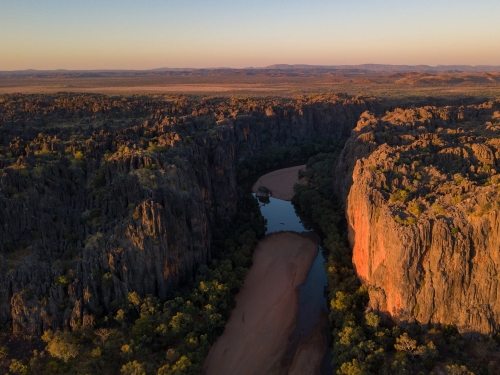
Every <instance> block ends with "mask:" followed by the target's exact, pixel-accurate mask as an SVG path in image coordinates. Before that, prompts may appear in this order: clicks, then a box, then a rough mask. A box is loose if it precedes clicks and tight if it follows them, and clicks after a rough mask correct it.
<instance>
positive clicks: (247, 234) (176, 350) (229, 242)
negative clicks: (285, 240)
mask: <svg viewBox="0 0 500 375" xmlns="http://www.w3.org/2000/svg"><path fill="white" fill-rule="evenodd" d="M264 232H265V221H264V219H263V217H262V216H261V214H260V211H259V207H258V204H257V203H256V201H255V200H254V199H253V198H252V196H251V195H250V194H245V195H244V196H243V197H242V198H241V200H240V203H239V210H238V214H237V217H236V218H235V219H234V220H233V225H232V226H231V227H230V228H223V229H222V230H219V233H217V234H216V238H215V239H214V247H213V249H212V251H213V254H214V260H213V261H212V262H211V264H210V265H209V266H201V267H200V268H199V270H198V275H197V278H196V281H195V282H194V283H193V284H192V286H191V287H186V288H185V289H184V290H181V291H179V292H178V293H177V294H176V295H175V296H174V297H173V298H171V299H169V300H167V301H164V302H161V301H159V300H158V299H157V298H154V297H151V296H147V297H144V298H141V297H140V296H139V295H138V294H137V293H135V292H130V293H129V294H128V303H127V304H124V305H122V306H116V309H115V311H114V312H113V313H112V314H109V315H108V316H106V317H105V318H104V319H103V320H102V321H100V322H99V323H98V324H97V326H96V327H95V329H92V330H90V329H89V330H84V331H75V332H52V331H46V332H45V334H44V335H43V340H44V341H45V343H46V348H45V350H44V351H43V352H38V351H34V353H33V355H32V357H31V358H30V359H26V360H24V361H17V360H14V361H10V362H11V363H10V364H9V367H8V368H9V373H11V374H28V373H33V374H69V373H71V374H99V373H103V374H123V375H127V374H134V375H142V374H144V375H145V374H158V375H168V374H176V375H179V374H200V373H201V372H202V364H203V360H204V359H205V357H206V355H207V354H208V350H209V348H210V346H211V344H212V343H213V342H214V341H215V339H216V338H217V337H218V336H219V335H220V334H221V333H222V331H223V330H224V326H225V323H226V321H227V319H228V317H229V315H230V313H231V310H232V308H233V305H234V295H235V294H236V292H237V291H238V290H239V288H240V286H241V285H242V283H243V281H244V279H245V275H246V273H247V271H248V269H249V267H250V265H251V263H252V254H253V250H254V248H255V246H256V244H257V242H258V239H259V238H261V237H263V236H264ZM4 349H5V348H4ZM4 351H5V350H3V349H2V348H0V353H3V352H4ZM0 359H1V358H0Z"/></svg>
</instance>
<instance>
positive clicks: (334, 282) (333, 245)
mask: <svg viewBox="0 0 500 375" xmlns="http://www.w3.org/2000/svg"><path fill="white" fill-rule="evenodd" d="M335 161H336V154H334V153H330V154H319V155H316V156H314V157H312V158H311V159H309V161H308V163H307V170H306V171H305V172H304V173H303V177H304V178H305V179H306V181H307V184H305V185H297V186H296V195H295V197H294V200H293V202H294V204H295V205H296V207H297V208H298V210H299V212H300V213H301V216H302V217H303V218H304V219H305V220H306V222H307V223H308V224H309V225H310V226H312V227H314V228H315V229H316V230H317V231H318V232H319V233H320V234H321V235H322V238H323V246H324V248H325V249H326V250H327V252H328V260H327V265H326V266H327V273H328V285H329V290H328V294H329V300H330V304H329V305H330V306H329V307H330V323H331V329H332V342H333V349H332V350H333V355H332V357H333V367H334V369H335V371H336V373H337V374H345V375H347V374H351V375H354V374H357V375H361V374H428V373H435V374H442V373H446V374H473V373H474V374H493V373H495V371H497V369H498V353H499V351H500V346H499V342H498V337H497V338H496V339H494V338H488V337H482V336H475V337H471V338H466V337H463V336H462V335H460V334H459V333H458V331H457V330H456V329H455V328H454V327H452V326H444V327H443V326H421V325H416V324H403V325H396V324H394V323H393V322H392V321H391V320H390V319H389V318H388V317H386V316H382V315H381V314H379V313H378V312H377V311H370V310H368V309H367V302H368V293H367V290H366V287H365V286H363V285H361V284H360V282H359V280H358V278H357V277H356V273H355V270H354V268H353V264H352V261H351V252H350V249H349V246H348V244H347V238H346V230H345V223H344V219H343V215H342V210H341V209H340V207H339V205H338V204H337V203H336V202H335V199H334V194H333V178H335V176H332V171H333V170H334V164H335Z"/></svg>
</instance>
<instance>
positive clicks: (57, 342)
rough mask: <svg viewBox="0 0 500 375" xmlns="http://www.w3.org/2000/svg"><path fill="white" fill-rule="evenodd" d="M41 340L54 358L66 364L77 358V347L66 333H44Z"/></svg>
mask: <svg viewBox="0 0 500 375" xmlns="http://www.w3.org/2000/svg"><path fill="white" fill-rule="evenodd" d="M42 340H44V341H45V342H46V343H47V347H46V349H47V351H48V352H49V354H50V355H51V356H52V357H54V358H58V359H61V360H63V361H64V362H68V361H69V360H71V359H73V358H75V357H76V356H78V349H79V348H78V345H77V344H76V342H75V339H74V338H73V337H72V336H71V334H70V333H68V332H56V333H52V331H46V332H45V333H44V334H43V336H42Z"/></svg>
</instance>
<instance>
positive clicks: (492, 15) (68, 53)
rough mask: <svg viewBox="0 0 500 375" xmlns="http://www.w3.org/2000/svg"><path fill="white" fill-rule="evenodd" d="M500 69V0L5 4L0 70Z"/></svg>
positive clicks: (59, 0)
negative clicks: (360, 66) (408, 66)
mask: <svg viewBox="0 0 500 375" xmlns="http://www.w3.org/2000/svg"><path fill="white" fill-rule="evenodd" d="M277 63H288V64H360V63H384V64H431V65H436V64H492V65H500V0H467V1H466V0H413V1H408V0H307V1H306V0H303V1H298V0H288V1H285V0H0V70H13V69H27V68H35V69H56V68H66V69H104V68H109V69H116V68H122V69H145V68H157V67H215V66H231V67H246V66H264V65H269V64H277Z"/></svg>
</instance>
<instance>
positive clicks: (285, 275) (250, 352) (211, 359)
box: [205, 232, 317, 375]
mask: <svg viewBox="0 0 500 375" xmlns="http://www.w3.org/2000/svg"><path fill="white" fill-rule="evenodd" d="M316 252H317V244H316V243H315V241H313V240H312V239H311V238H310V237H307V236H302V235H300V234H296V233H291V232H283V233H276V234H272V235H269V236H267V237H266V238H264V239H263V240H262V241H261V242H259V244H258V246H257V248H256V250H255V253H254V263H253V265H252V268H251V269H250V271H249V273H248V275H247V277H246V279H245V283H244V285H243V288H242V290H241V291H240V292H239V293H238V295H237V297H236V307H235V309H234V310H233V312H232V313H231V317H230V319H229V322H228V323H227V325H226V328H225V330H224V333H223V334H222V336H221V337H220V338H219V339H218V340H217V342H216V343H215V344H214V346H213V347H212V348H211V350H210V353H209V355H208V357H207V360H206V362H205V369H206V373H207V374H208V375H211V374H213V375H225V374H231V375H233V374H241V375H244V374H276V373H283V367H282V366H283V365H286V364H283V363H281V362H282V359H283V355H284V353H285V351H286V350H287V347H288V340H289V338H290V335H291V333H292V332H293V329H294V326H295V319H296V315H297V310H298V293H297V287H298V286H299V285H300V284H302V283H303V282H304V280H305V279H306V277H307V273H308V271H309V269H310V267H311V264H312V262H313V260H314V258H315V256H316Z"/></svg>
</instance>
